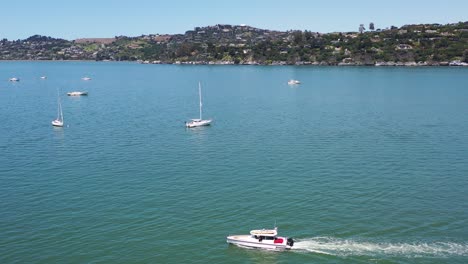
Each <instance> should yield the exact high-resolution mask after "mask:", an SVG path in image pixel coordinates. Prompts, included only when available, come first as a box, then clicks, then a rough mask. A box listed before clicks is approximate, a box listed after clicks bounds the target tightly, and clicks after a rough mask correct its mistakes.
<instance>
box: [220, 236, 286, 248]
mask: <svg viewBox="0 0 468 264" xmlns="http://www.w3.org/2000/svg"><path fill="white" fill-rule="evenodd" d="M278 238H279V239H281V240H282V242H281V243H275V240H258V239H255V238H252V237H251V236H249V235H236V236H228V237H227V238H226V242H227V243H229V244H233V245H236V246H239V247H246V248H258V249H266V250H278V251H281V250H289V249H291V248H292V246H290V245H289V244H288V241H289V240H288V238H283V237H278Z"/></svg>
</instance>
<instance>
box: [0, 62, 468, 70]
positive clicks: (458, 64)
mask: <svg viewBox="0 0 468 264" xmlns="http://www.w3.org/2000/svg"><path fill="white" fill-rule="evenodd" d="M2 62H112V63H119V62H122V63H136V64H156V65H234V66H325V67H384V68H385V67H455V68H459V67H468V63H466V62H461V61H451V62H430V63H428V62H419V63H416V62H393V61H389V62H376V63H374V64H371V63H367V64H365V63H342V62H341V63H327V62H296V63H294V64H293V63H287V62H284V61H278V62H276V61H274V62H271V63H260V62H245V63H244V62H240V63H234V62H233V61H210V62H207V61H175V62H162V61H130V60H128V61H116V60H100V61H97V60H0V63H2Z"/></svg>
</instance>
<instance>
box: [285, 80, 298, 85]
mask: <svg viewBox="0 0 468 264" xmlns="http://www.w3.org/2000/svg"><path fill="white" fill-rule="evenodd" d="M288 84H289V85H296V84H301V82H300V81H298V80H289V81H288Z"/></svg>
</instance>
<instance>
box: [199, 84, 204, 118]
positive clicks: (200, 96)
mask: <svg viewBox="0 0 468 264" xmlns="http://www.w3.org/2000/svg"><path fill="white" fill-rule="evenodd" d="M198 97H199V98H200V120H202V105H203V104H202V100H201V83H200V82H198Z"/></svg>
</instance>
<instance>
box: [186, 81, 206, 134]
mask: <svg viewBox="0 0 468 264" xmlns="http://www.w3.org/2000/svg"><path fill="white" fill-rule="evenodd" d="M198 96H199V98H200V118H197V119H191V120H190V121H189V122H185V126H186V127H188V128H192V127H199V126H209V125H210V123H211V119H206V120H203V118H202V107H203V104H202V96H201V83H200V82H198Z"/></svg>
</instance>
